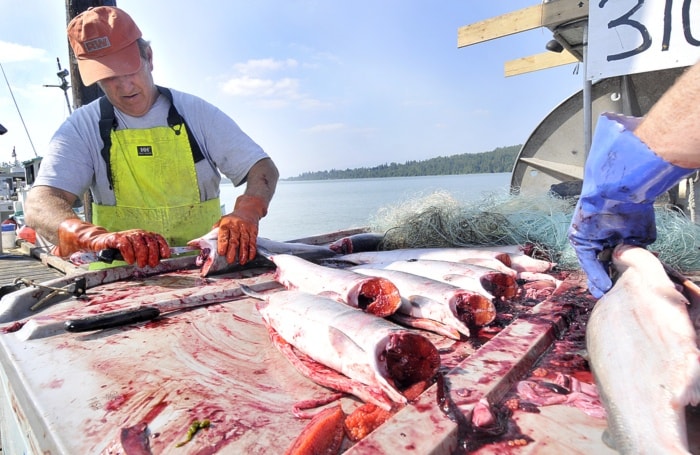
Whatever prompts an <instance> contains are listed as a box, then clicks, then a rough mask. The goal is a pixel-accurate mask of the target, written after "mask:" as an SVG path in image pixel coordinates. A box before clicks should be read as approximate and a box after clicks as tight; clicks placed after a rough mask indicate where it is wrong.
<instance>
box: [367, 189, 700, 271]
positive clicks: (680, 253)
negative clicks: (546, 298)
mask: <svg viewBox="0 0 700 455" xmlns="http://www.w3.org/2000/svg"><path fill="white" fill-rule="evenodd" d="M574 207H575V200H573V199H571V198H567V199H564V198H561V197H558V196H556V195H553V194H550V193H546V194H536V195H525V194H519V195H514V194H510V193H508V192H505V191H504V192H503V193H490V194H485V195H483V197H482V198H481V199H479V200H475V201H469V202H463V201H459V200H457V199H456V198H455V197H453V196H452V194H450V193H449V192H446V191H436V192H434V193H432V194H428V195H421V196H416V197H414V198H411V199H408V200H406V201H403V202H400V203H398V204H396V205H394V206H389V207H383V208H381V209H379V210H378V211H377V213H376V214H375V215H374V216H373V217H372V218H371V219H370V227H371V229H372V231H373V232H383V233H385V237H384V241H383V244H382V248H384V249H396V248H442V247H455V246H464V247H467V246H491V245H514V244H519V245H524V244H532V245H534V248H535V256H539V257H546V258H548V259H550V260H552V261H554V262H557V263H558V266H559V268H561V269H563V270H574V269H578V268H579V264H578V260H577V259H576V254H575V253H574V250H573V248H572V247H571V245H570V244H569V241H568V238H567V230H568V228H569V224H570V222H571V216H572V214H573V211H574ZM656 225H657V241H656V242H655V243H654V244H652V245H651V246H650V247H649V249H650V250H652V251H654V252H657V253H658V254H659V259H661V261H663V262H665V263H666V264H668V265H670V266H672V267H674V268H676V269H678V270H680V271H697V270H700V254H699V253H700V226H698V225H696V224H695V223H693V222H692V221H691V220H689V219H688V218H687V217H686V216H684V215H683V214H682V213H680V212H678V211H676V210H672V209H669V208H667V207H657V209H656Z"/></svg>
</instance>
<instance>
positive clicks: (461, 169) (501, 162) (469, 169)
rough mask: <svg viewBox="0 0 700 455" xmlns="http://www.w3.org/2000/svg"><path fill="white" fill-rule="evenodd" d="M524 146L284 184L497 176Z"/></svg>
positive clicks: (310, 175) (306, 176)
mask: <svg viewBox="0 0 700 455" xmlns="http://www.w3.org/2000/svg"><path fill="white" fill-rule="evenodd" d="M521 147H522V145H511V146H507V147H498V148H496V149H494V150H491V151H489V152H482V153H462V154H459V155H452V156H447V157H442V156H439V157H436V158H430V159H427V160H423V161H407V162H405V163H403V164H398V163H391V164H382V165H379V166H375V167H372V168H355V169H345V170H337V169H332V170H330V171H315V172H304V173H302V174H300V175H298V176H296V177H285V178H281V179H280V180H283V181H308V180H343V179H362V178H385V177H424V176H437V175H463V174H496V173H501V172H511V171H512V169H513V165H514V164H515V160H516V159H517V156H518V153H519V151H520V149H521Z"/></svg>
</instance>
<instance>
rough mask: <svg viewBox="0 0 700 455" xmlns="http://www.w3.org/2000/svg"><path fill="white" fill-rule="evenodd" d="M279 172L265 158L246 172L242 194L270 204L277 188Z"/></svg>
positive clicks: (269, 160)
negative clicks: (246, 176)
mask: <svg viewBox="0 0 700 455" xmlns="http://www.w3.org/2000/svg"><path fill="white" fill-rule="evenodd" d="M278 179H279V172H278V171H277V166H275V163H273V162H272V160H271V159H270V158H265V159H262V160H260V161H258V162H257V163H255V164H254V165H253V167H252V168H250V171H249V172H248V178H247V180H246V188H245V192H244V194H247V195H248V196H256V197H259V198H260V199H262V200H263V201H265V202H266V204H267V205H269V204H270V201H271V200H272V196H273V195H274V194H275V189H276V188H277V180H278Z"/></svg>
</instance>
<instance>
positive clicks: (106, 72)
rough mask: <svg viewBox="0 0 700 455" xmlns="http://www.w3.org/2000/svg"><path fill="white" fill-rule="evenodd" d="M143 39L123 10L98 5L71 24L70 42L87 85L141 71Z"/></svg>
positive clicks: (81, 75) (69, 29) (69, 27)
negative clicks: (140, 44) (138, 40)
mask: <svg viewBox="0 0 700 455" xmlns="http://www.w3.org/2000/svg"><path fill="white" fill-rule="evenodd" d="M139 38H141V30H139V28H138V27H137V26H136V23H135V22H134V20H133V19H131V16H129V15H128V14H126V13H125V12H124V11H123V10H121V9H119V8H115V7H111V6H98V7H96V8H89V9H87V10H86V11H84V12H82V13H80V14H79V15H77V16H75V17H74V18H73V20H72V21H70V23H69V24H68V40H69V41H70V45H71V47H72V48H73V53H74V54H75V56H76V57H77V59H78V69H79V70H80V77H81V79H82V80H83V84H85V85H86V86H88V85H92V84H94V83H95V82H97V81H99V80H101V79H105V78H108V77H114V76H123V75H125V74H131V73H135V72H136V71H138V70H139V68H141V55H140V54H139V47H138V44H137V42H136V40H137V39H139Z"/></svg>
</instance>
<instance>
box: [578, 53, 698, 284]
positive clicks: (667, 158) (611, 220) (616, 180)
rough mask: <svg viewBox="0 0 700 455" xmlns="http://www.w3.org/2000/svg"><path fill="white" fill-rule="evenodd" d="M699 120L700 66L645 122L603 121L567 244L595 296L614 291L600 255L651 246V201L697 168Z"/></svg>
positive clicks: (612, 117) (653, 225)
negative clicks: (628, 246)
mask: <svg viewBox="0 0 700 455" xmlns="http://www.w3.org/2000/svg"><path fill="white" fill-rule="evenodd" d="M698 118H700V64H696V65H695V66H694V67H692V68H691V69H690V70H688V71H687V72H686V73H685V74H684V75H683V76H682V77H681V78H680V79H679V81H678V82H677V83H676V84H675V85H674V86H673V87H672V88H671V89H670V90H669V91H668V92H667V93H665V94H664V96H663V97H662V98H661V99H660V100H659V101H658V102H657V103H656V105H655V106H654V107H653V108H652V109H651V111H650V112H649V114H648V115H647V116H646V117H645V118H644V119H643V120H641V119H635V118H630V117H623V116H620V115H614V114H607V115H605V114H604V115H603V116H601V117H600V120H599V122H598V125H597V127H596V131H595V136H594V138H593V143H592V144H591V151H590V153H589V156H588V159H587V161H586V168H585V172H584V180H583V189H582V191H581V197H580V199H579V201H578V204H577V206H576V210H575V212H574V216H573V218H572V221H571V226H570V228H569V240H570V241H571V244H572V245H573V247H574V249H575V250H576V254H577V256H578V259H579V263H580V264H581V267H582V268H583V270H584V271H585V272H586V274H587V275H588V287H589V290H590V292H591V294H593V295H594V296H595V297H597V298H599V297H602V295H603V294H604V293H605V292H607V291H608V290H609V289H610V288H611V287H612V282H611V280H610V277H609V276H608V273H607V269H606V267H607V264H606V263H605V261H601V259H599V256H598V255H599V254H600V253H601V252H602V251H603V250H605V249H608V248H612V247H614V246H615V245H617V244H618V243H628V244H633V245H639V246H647V245H649V244H651V243H652V242H654V241H655V240H656V220H655V217H654V200H655V199H656V198H657V197H658V196H660V195H661V194H663V193H664V192H665V191H667V190H668V189H670V188H671V187H673V186H674V185H675V184H676V183H678V181H679V180H681V179H682V178H683V177H686V176H688V175H689V174H691V173H692V172H693V170H694V169H697V168H700V129H698V128H697V119H698ZM640 121H641V124H640ZM637 125H639V126H637Z"/></svg>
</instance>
